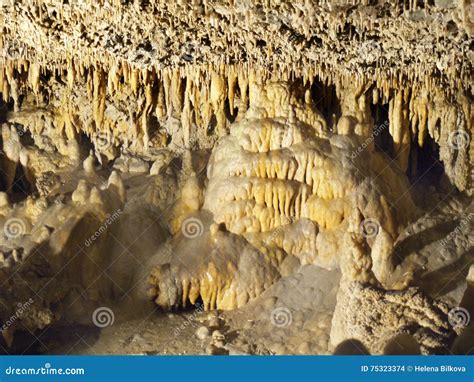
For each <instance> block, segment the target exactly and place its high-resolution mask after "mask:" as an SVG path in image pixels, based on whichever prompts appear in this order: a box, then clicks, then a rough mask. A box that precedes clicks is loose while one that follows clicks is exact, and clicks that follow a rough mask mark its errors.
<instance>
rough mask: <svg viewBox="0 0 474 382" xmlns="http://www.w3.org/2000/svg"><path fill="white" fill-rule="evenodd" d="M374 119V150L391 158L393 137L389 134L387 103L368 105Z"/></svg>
mask: <svg viewBox="0 0 474 382" xmlns="http://www.w3.org/2000/svg"><path fill="white" fill-rule="evenodd" d="M370 109H371V112H372V117H373V119H374V145H375V150H376V151H378V152H382V153H385V154H387V155H388V156H389V157H390V158H391V159H393V138H392V136H391V135H390V130H389V120H388V105H382V104H375V105H371V107H370Z"/></svg>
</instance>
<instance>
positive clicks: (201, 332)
mask: <svg viewBox="0 0 474 382" xmlns="http://www.w3.org/2000/svg"><path fill="white" fill-rule="evenodd" d="M209 335H210V333H209V329H208V328H207V327H205V326H200V327H199V328H198V329H197V330H196V337H197V338H199V339H200V340H202V341H203V340H205V339H206V338H209Z"/></svg>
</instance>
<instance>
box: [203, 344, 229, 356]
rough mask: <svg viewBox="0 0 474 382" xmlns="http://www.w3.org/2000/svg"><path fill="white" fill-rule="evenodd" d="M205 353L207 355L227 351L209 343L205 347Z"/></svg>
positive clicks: (225, 352)
mask: <svg viewBox="0 0 474 382" xmlns="http://www.w3.org/2000/svg"><path fill="white" fill-rule="evenodd" d="M206 353H207V354H209V355H227V354H229V351H228V350H226V349H224V348H219V347H217V346H214V345H212V344H211V345H209V346H208V347H207V348H206Z"/></svg>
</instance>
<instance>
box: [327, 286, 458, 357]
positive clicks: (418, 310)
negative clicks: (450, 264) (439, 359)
mask: <svg viewBox="0 0 474 382" xmlns="http://www.w3.org/2000/svg"><path fill="white" fill-rule="evenodd" d="M448 312H449V308H448V306H447V305H445V304H443V303H441V302H437V301H433V300H431V299H429V298H427V297H426V296H423V294H421V293H420V292H419V291H417V290H416V289H414V288H411V289H408V290H406V291H403V292H394V291H385V290H381V289H377V288H374V287H371V286H368V285H363V284H360V283H356V282H354V283H342V284H341V288H340V289H339V293H338V296H337V305H336V310H335V312H334V316H333V321H332V328H331V338H330V340H331V344H332V346H334V347H335V346H337V345H338V344H339V343H341V342H343V341H344V340H347V339H355V340H359V341H361V343H362V344H363V345H364V346H366V347H367V349H368V350H369V351H370V353H371V354H382V353H383V351H384V347H385V345H386V343H387V342H388V340H389V339H390V338H392V337H395V336H396V335H399V334H401V333H407V334H411V335H412V336H413V337H414V338H415V339H416V341H417V342H418V344H419V345H420V348H421V351H422V353H423V354H439V353H441V354H447V353H449V346H450V345H451V343H452V341H453V339H454V330H453V328H452V326H451V324H450V323H449V321H448Z"/></svg>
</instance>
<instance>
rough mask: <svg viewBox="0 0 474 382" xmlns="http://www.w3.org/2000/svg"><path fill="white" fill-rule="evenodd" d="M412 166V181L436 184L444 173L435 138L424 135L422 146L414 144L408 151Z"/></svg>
mask: <svg viewBox="0 0 474 382" xmlns="http://www.w3.org/2000/svg"><path fill="white" fill-rule="evenodd" d="M410 157H411V163H412V167H411V169H410V173H409V175H410V179H411V181H412V182H413V183H418V182H422V183H423V184H426V185H428V186H429V185H432V186H436V185H438V183H439V182H440V180H441V178H442V177H443V174H444V166H443V163H442V162H441V161H440V159H439V158H440V157H439V145H438V144H437V143H436V142H435V140H434V139H433V138H432V137H430V136H429V135H428V134H427V135H426V137H425V139H424V142H423V146H421V147H420V146H419V145H418V144H416V143H415V144H414V145H413V146H412V150H411V152H410Z"/></svg>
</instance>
